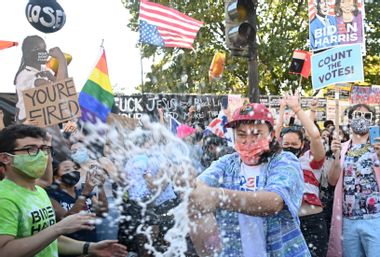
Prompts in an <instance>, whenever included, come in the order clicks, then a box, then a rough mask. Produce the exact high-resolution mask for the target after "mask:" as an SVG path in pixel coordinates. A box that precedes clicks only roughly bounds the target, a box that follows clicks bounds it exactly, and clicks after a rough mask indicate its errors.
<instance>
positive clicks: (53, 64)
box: [46, 53, 73, 73]
mask: <svg viewBox="0 0 380 257" xmlns="http://www.w3.org/2000/svg"><path fill="white" fill-rule="evenodd" d="M63 55H64V56H65V58H66V62H67V65H69V64H70V62H71V60H72V59H73V57H72V56H71V54H67V53H63ZM58 65H59V63H58V60H57V59H56V58H54V57H50V58H49V59H48V61H47V63H46V67H48V68H49V69H51V70H52V71H54V73H57V71H58Z"/></svg>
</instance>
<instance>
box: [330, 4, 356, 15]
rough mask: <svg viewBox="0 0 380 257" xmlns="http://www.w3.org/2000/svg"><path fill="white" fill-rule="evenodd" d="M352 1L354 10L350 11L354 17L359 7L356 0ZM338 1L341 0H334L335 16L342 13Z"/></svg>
mask: <svg viewBox="0 0 380 257" xmlns="http://www.w3.org/2000/svg"><path fill="white" fill-rule="evenodd" d="M353 1H354V10H353V11H352V14H353V15H354V16H355V17H356V16H358V14H359V7H358V0H353ZM340 2H341V0H335V8H334V11H335V16H336V17H340V16H342V14H343V10H342V7H340Z"/></svg>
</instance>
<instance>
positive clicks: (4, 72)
mask: <svg viewBox="0 0 380 257" xmlns="http://www.w3.org/2000/svg"><path fill="white" fill-rule="evenodd" d="M57 2H58V3H59V4H60V5H61V6H62V8H63V10H64V11H65V14H66V23H65V25H64V26H63V28H62V29H61V30H59V31H57V32H55V33H49V34H45V33H43V32H40V31H38V30H36V29H35V28H34V27H32V25H30V23H29V22H28V20H27V18H26V15H25V7H26V5H27V3H28V1H26V0H24V1H23V0H12V1H0V9H1V10H2V14H1V15H0V40H8V41H16V42H18V43H19V45H18V46H16V47H11V48H7V49H4V50H0V92H15V87H14V85H13V79H14V76H15V74H16V72H17V70H18V67H19V65H20V61H21V56H22V51H21V44H22V41H23V40H24V38H25V37H27V36H30V35H39V36H41V37H42V38H43V39H44V40H45V42H46V45H47V48H48V49H49V48H53V47H55V46H58V47H60V48H61V50H62V51H63V52H65V53H68V54H70V55H72V61H71V63H70V64H69V66H68V71H69V76H70V77H72V78H73V79H74V83H75V85H76V88H77V91H78V92H79V91H80V90H81V89H82V87H83V85H84V84H85V82H86V81H87V79H88V77H89V75H90V74H91V72H92V70H93V68H94V67H95V64H96V62H97V60H98V58H99V54H100V45H101V43H102V40H103V39H104V43H103V46H104V49H105V52H106V57H107V64H108V73H109V77H110V81H111V84H112V86H113V87H114V92H115V93H116V92H120V93H121V92H122V93H125V94H130V93H132V92H135V86H136V85H138V84H140V83H141V75H140V74H141V69H140V67H141V63H140V52H139V49H138V48H136V43H137V41H138V33H137V32H131V31H130V29H129V28H128V27H127V24H128V18H129V11H128V10H127V9H126V8H124V6H123V5H122V3H121V0H79V1H75V0H58V1H57ZM148 62H149V61H148V60H147V59H144V60H143V67H144V68H143V70H144V73H146V72H147V71H148V69H149V66H150V64H149V63H148Z"/></svg>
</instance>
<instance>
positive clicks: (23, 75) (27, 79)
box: [16, 66, 39, 120]
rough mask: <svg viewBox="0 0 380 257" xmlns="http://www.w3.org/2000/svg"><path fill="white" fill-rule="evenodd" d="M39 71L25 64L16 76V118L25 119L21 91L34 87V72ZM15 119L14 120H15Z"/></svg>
mask: <svg viewBox="0 0 380 257" xmlns="http://www.w3.org/2000/svg"><path fill="white" fill-rule="evenodd" d="M38 72H39V71H38V70H37V69H35V68H33V67H30V66H26V67H25V69H23V70H22V71H21V72H20V73H19V74H18V75H17V78H16V92H17V103H16V107H17V109H18V110H19V113H18V117H17V119H18V120H23V119H25V118H26V117H25V106H24V98H23V94H22V91H24V90H27V89H31V88H34V87H35V86H34V81H35V80H36V78H37V77H36V74H37V73H38ZM17 119H16V120H17Z"/></svg>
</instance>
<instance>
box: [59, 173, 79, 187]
mask: <svg viewBox="0 0 380 257" xmlns="http://www.w3.org/2000/svg"><path fill="white" fill-rule="evenodd" d="M79 179H80V172H79V171H76V170H74V171H71V172H69V173H66V174H64V175H63V176H62V177H61V181H62V182H63V183H65V184H66V185H68V186H74V185H76V184H77V183H78V181H79Z"/></svg>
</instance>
